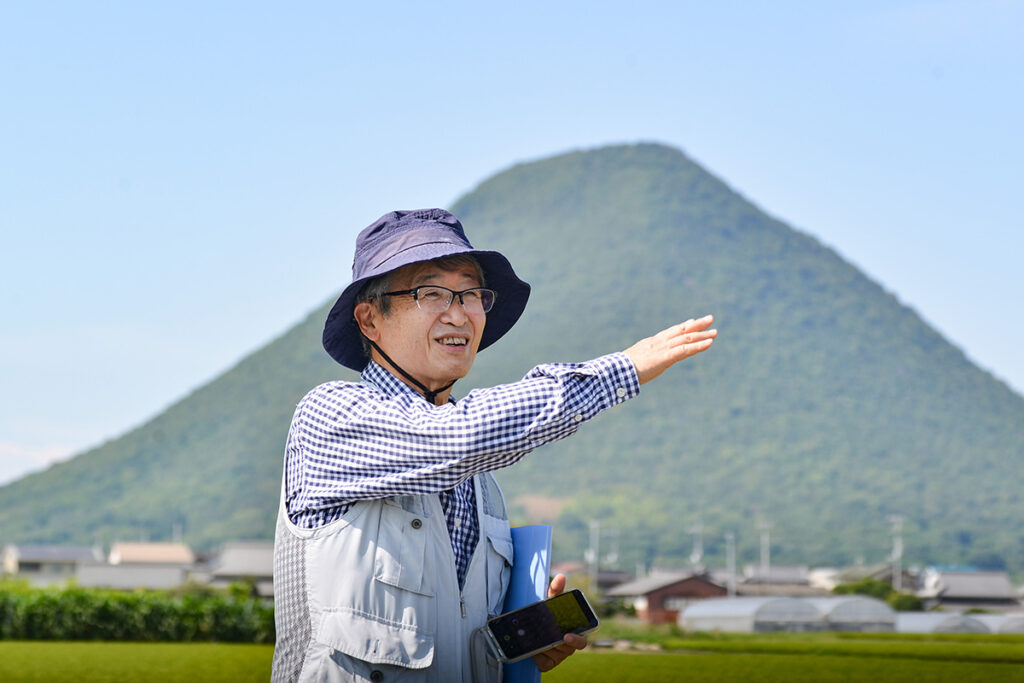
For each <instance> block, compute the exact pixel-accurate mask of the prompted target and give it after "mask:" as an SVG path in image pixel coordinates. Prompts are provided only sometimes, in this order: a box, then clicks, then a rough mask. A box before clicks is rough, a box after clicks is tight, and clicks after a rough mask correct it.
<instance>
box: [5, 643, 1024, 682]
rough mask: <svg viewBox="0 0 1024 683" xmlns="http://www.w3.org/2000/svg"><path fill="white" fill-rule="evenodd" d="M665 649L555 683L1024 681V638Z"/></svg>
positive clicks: (151, 677) (262, 676)
mask: <svg viewBox="0 0 1024 683" xmlns="http://www.w3.org/2000/svg"><path fill="white" fill-rule="evenodd" d="M658 640H660V641H661V643H662V646H663V647H665V648H667V649H666V650H665V651H662V652H651V653H638V652H617V651H611V650H603V649H598V648H596V647H591V648H589V649H588V650H586V651H584V652H581V653H579V654H577V655H575V656H573V657H572V658H571V659H570V660H568V661H567V662H565V664H563V665H562V666H561V667H559V668H557V669H555V670H554V671H552V672H550V673H548V674H545V675H544V681H545V683H579V682H589V681H611V682H615V683H630V682H633V681H635V682H637V683H639V682H641V681H642V682H643V683H677V682H680V681H716V682H718V681H797V682H799V681H808V682H810V681H821V682H824V683H828V682H831V681H871V682H872V683H889V682H890V681H891V682H894V683H902V682H904V681H906V682H910V681H914V682H915V683H916V682H928V681H935V682H945V681H949V682H951V683H974V682H979V683H981V682H985V683H987V682H989V681H1000V682H1001V681H1011V682H1012V681H1021V682H1024V636H975V635H936V636H905V635H894V634H886V635H861V634H857V635H850V634H799V635H789V634H779V635H728V636H707V635H703V636H701V635H699V634H698V635H696V636H690V637H674V638H673V637H665V638H659V639H658ZM272 654H273V648H272V647H271V646H269V645H229V644H208V643H202V644H177V643H71V642H20V641H0V681H4V682H7V681H11V682H20V681H47V682H54V681H57V682H59V681H82V682H85V683H90V682H92V681H110V682H111V683H113V682H117V683H133V682H136V681H139V682H141V681H161V682H163V681H169V682H176V681H190V682H192V681H199V682H207V681H209V682H211V683H216V682H221V681H223V682H228V681H266V680H268V679H269V677H270V660H271V657H272Z"/></svg>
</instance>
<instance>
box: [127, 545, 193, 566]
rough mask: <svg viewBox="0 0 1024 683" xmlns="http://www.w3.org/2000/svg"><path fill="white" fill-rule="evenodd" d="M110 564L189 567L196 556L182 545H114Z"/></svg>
mask: <svg viewBox="0 0 1024 683" xmlns="http://www.w3.org/2000/svg"><path fill="white" fill-rule="evenodd" d="M107 561H108V562H110V564H146V565H155V564H160V565H181V566H186V567H191V566H192V565H193V564H194V563H195V561H196V556H195V554H193V552H192V550H191V549H190V548H189V547H188V546H187V545H185V544H184V543H121V542H118V543H115V544H114V545H113V546H111V548H110V554H109V555H108V558H107Z"/></svg>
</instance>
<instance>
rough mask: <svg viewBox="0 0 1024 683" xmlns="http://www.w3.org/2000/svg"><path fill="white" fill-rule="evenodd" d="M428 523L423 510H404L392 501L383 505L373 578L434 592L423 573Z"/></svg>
mask: <svg viewBox="0 0 1024 683" xmlns="http://www.w3.org/2000/svg"><path fill="white" fill-rule="evenodd" d="M429 533H430V532H429V524H427V519H426V517H425V515H424V514H423V513H422V512H414V511H409V510H405V509H404V508H402V507H400V506H398V505H395V504H393V503H391V502H389V501H385V503H384V505H383V506H382V510H381V516H380V530H379V533H378V536H377V553H376V555H375V556H374V560H373V578H375V579H376V580H378V581H380V582H381V583H386V584H388V585H389V586H395V587H397V588H401V589H403V590H407V591H412V592H413V593H419V594H420V595H433V594H434V590H433V588H432V587H431V586H430V584H429V582H428V580H427V577H426V576H424V574H423V566H424V558H425V554H426V548H427V536H428V535H429Z"/></svg>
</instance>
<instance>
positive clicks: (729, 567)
mask: <svg viewBox="0 0 1024 683" xmlns="http://www.w3.org/2000/svg"><path fill="white" fill-rule="evenodd" d="M725 573H726V574H728V575H729V579H728V594H729V597H730V598H735V597H736V535H735V534H734V533H732V532H731V531H730V532H729V533H727V534H726V535H725Z"/></svg>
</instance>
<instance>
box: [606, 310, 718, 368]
mask: <svg viewBox="0 0 1024 683" xmlns="http://www.w3.org/2000/svg"><path fill="white" fill-rule="evenodd" d="M714 321H715V318H714V316H710V315H706V316H704V317H703V318H700V319H698V320H693V319H690V320H687V321H686V322H685V323H680V324H678V325H673V326H672V327H670V328H668V329H666V330H662V331H661V332H659V333H658V334H656V335H654V336H653V337H648V338H647V339H641V340H640V341H638V342H637V343H636V344H633V345H632V346H630V347H629V348H628V349H626V350H625V351H623V353H625V354H626V356H627V357H628V358H629V359H630V360H631V361H633V365H634V366H636V374H637V377H638V378H639V380H640V384H645V383H646V382H650V381H651V380H652V379H654V378H655V377H657V376H658V375H660V374H661V373H663V372H665V371H666V370H668V369H669V368H670V367H672V366H673V365H675V364H676V363H678V362H679V361H681V360H683V359H685V358H689V357H690V356H693V355H696V354H698V353H700V352H701V351H707V350H708V349H709V348H711V344H712V343H713V342H714V341H715V337H717V336H718V330H714V329H708V328H710V327H711V323H713V322H714Z"/></svg>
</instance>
